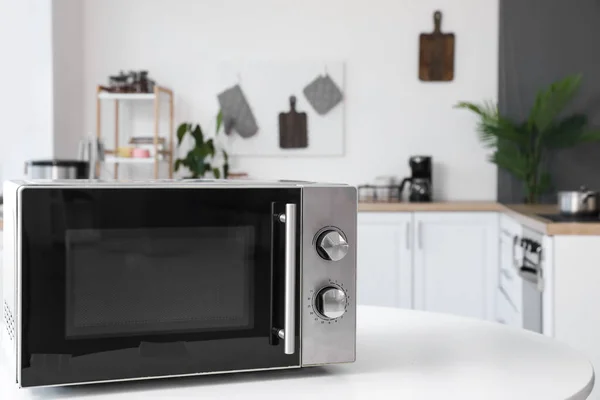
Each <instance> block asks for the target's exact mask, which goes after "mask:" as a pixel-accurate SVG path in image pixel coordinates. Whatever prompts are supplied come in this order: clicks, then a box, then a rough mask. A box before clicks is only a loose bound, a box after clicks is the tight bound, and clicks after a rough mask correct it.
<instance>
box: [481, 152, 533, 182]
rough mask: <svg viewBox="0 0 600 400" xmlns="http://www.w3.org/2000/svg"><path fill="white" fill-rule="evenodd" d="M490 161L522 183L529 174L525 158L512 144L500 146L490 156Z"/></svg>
mask: <svg viewBox="0 0 600 400" xmlns="http://www.w3.org/2000/svg"><path fill="white" fill-rule="evenodd" d="M490 161H491V162H493V163H494V164H496V165H498V167H500V168H502V169H504V170H506V171H508V172H510V173H511V174H512V175H514V176H515V177H516V178H518V179H519V180H522V181H524V180H525V179H526V178H527V176H528V173H529V172H530V168H529V164H528V162H527V157H525V155H524V154H523V153H521V152H520V151H519V149H518V148H517V147H516V146H514V145H512V144H506V143H502V144H500V146H499V147H498V150H496V152H494V154H492V155H491V156H490Z"/></svg>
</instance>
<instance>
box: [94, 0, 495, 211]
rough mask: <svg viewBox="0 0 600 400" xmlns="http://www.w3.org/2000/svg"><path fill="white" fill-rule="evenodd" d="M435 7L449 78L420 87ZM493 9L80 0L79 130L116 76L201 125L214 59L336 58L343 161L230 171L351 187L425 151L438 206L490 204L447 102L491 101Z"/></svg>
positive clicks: (210, 108)
mask: <svg viewBox="0 0 600 400" xmlns="http://www.w3.org/2000/svg"><path fill="white" fill-rule="evenodd" d="M438 8H439V9H441V10H442V11H443V12H444V23H443V27H442V29H443V30H445V31H452V32H454V33H455V34H456V37H457V47H456V77H455V81H454V82H452V83H437V84H436V83H434V84H424V83H421V82H419V80H418V78H417V64H418V37H419V34H420V33H421V32H425V31H430V30H432V23H433V22H432V14H433V11H434V10H436V9H438ZM498 8H499V7H498V0H403V1H398V0H370V1H367V0H354V1H348V0H328V1H323V0H303V1H301V2H299V1H291V0H252V1H247V0H202V1H194V0H128V1H125V2H124V1H121V0H102V1H100V0H86V1H85V3H84V35H83V38H84V48H85V57H84V71H85V72H84V82H85V86H84V89H85V99H84V102H83V104H84V112H85V130H86V131H87V130H89V131H94V129H95V100H94V93H95V86H96V85H97V84H98V83H103V82H105V81H106V77H107V76H108V75H110V74H113V73H114V72H116V71H118V70H119V69H125V70H129V69H141V68H147V69H149V70H150V72H151V75H152V76H153V77H155V78H156V79H157V80H158V81H160V83H161V84H163V85H165V86H168V87H171V88H172V89H173V90H174V91H175V94H176V120H177V122H181V121H183V120H196V121H199V122H201V123H204V124H209V122H210V121H211V119H212V117H213V116H214V115H215V113H216V107H217V103H216V100H210V101H209V102H207V101H206V100H203V88H204V87H206V86H208V84H207V82H210V79H211V76H210V75H209V74H207V73H203V71H206V70H208V71H210V67H212V66H214V65H215V63H216V62H218V61H219V60H223V59H240V58H245V59H261V60H264V59H275V58H277V59H286V58H292V59H310V60H319V59H329V60H331V59H334V60H335V59H341V60H345V61H346V62H347V76H346V80H347V82H346V83H347V84H346V100H347V104H346V107H347V108H346V114H347V117H346V118H347V120H346V129H347V130H346V135H347V136H346V149H345V156H344V157H338V158H314V157H313V158H273V157H271V158H258V157H254V158H241V159H237V160H235V164H234V169H235V170H238V171H246V172H249V173H250V174H251V175H252V176H254V177H261V178H288V179H291V178H297V179H309V180H312V179H315V180H322V181H345V182H349V183H352V184H360V183H364V182H369V181H372V180H373V179H374V178H375V177H376V176H378V175H390V174H393V175H399V176H404V175H406V174H408V165H407V158H408V157H409V156H410V155H415V154H430V155H432V156H433V157H434V161H435V163H436V170H435V177H434V179H435V182H434V186H435V188H436V194H437V198H438V199H453V200H459V199H486V200H494V199H495V198H496V168H495V167H494V166H493V165H491V164H489V163H488V162H487V161H486V155H485V152H484V151H483V150H482V148H481V146H480V145H479V143H478V141H477V137H476V134H475V132H474V125H475V120H474V118H473V117H472V116H471V115H469V114H467V113H466V112H464V111H457V110H453V109H452V106H453V105H454V104H455V103H456V102H457V101H459V100H482V99H496V98H497V91H498V90H497V89H498V88H497V85H498V83H497V82H498ZM104 126H105V127H106V124H104ZM111 126H112V125H111ZM206 126H209V125H206ZM210 126H212V124H211V125H210ZM106 129H109V128H108V127H107V128H106ZM109 132H110V131H106V133H107V134H108V133H109Z"/></svg>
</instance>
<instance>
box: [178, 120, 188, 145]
mask: <svg viewBox="0 0 600 400" xmlns="http://www.w3.org/2000/svg"><path fill="white" fill-rule="evenodd" d="M187 130H188V124H186V123H185V122H184V123H183V124H181V125H179V127H178V128H177V146H180V145H181V141H182V140H183V137H184V136H185V133H186V132H187Z"/></svg>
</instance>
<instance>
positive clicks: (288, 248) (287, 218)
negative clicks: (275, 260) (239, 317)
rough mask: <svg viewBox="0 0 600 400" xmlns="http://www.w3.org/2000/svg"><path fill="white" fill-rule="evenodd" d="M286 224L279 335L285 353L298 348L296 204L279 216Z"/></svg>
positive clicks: (288, 205)
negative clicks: (281, 319) (283, 280)
mask: <svg viewBox="0 0 600 400" xmlns="http://www.w3.org/2000/svg"><path fill="white" fill-rule="evenodd" d="M279 220H280V221H281V222H282V223H284V224H285V278H284V279H285V285H284V316H283V329H280V330H279V332H278V333H277V335H278V336H279V337H280V338H281V339H283V347H284V352H285V354H294V351H295V349H296V205H295V204H286V205H285V214H281V215H280V216H279Z"/></svg>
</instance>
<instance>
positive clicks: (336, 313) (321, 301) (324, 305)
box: [315, 286, 347, 319]
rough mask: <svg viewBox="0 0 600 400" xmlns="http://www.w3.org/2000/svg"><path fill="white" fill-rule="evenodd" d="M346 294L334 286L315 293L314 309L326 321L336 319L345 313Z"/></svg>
mask: <svg viewBox="0 0 600 400" xmlns="http://www.w3.org/2000/svg"><path fill="white" fill-rule="evenodd" d="M346 303H347V298H346V292H344V291H343V290H342V289H340V288H338V287H335V286H328V287H325V288H323V289H321V290H320V291H319V293H317V297H316V299H315V308H316V311H317V313H318V314H319V315H320V316H321V317H323V318H326V319H336V318H339V317H341V316H342V315H344V313H345V312H346Z"/></svg>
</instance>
